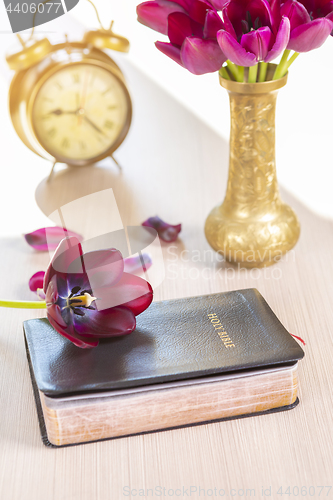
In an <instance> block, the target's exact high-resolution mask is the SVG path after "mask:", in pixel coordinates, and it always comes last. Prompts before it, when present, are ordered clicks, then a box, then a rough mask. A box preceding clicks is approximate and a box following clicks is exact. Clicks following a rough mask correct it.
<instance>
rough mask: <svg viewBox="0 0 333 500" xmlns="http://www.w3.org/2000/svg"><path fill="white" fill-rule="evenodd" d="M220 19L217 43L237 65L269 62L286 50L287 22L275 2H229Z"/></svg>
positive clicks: (260, 0)
mask: <svg viewBox="0 0 333 500" xmlns="http://www.w3.org/2000/svg"><path fill="white" fill-rule="evenodd" d="M222 18H223V29H221V30H219V31H218V33H217V41H218V43H219V45H220V47H221V49H222V51H223V53H224V54H225V55H226V56H227V58H228V59H230V61H232V62H233V63H235V64H237V65H239V66H254V65H255V64H257V63H258V62H260V61H264V62H270V61H272V60H273V59H275V58H276V57H277V56H279V55H280V54H281V53H282V52H283V51H284V50H285V48H286V47H287V44H288V41H289V35H290V21H289V19H288V18H287V17H284V16H282V14H281V12H280V5H279V3H278V1H276V0H272V1H271V3H269V2H268V1H267V0H230V1H229V2H228V3H227V4H226V5H225V6H224V7H223V9H222Z"/></svg>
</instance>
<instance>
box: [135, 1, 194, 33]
mask: <svg viewBox="0 0 333 500" xmlns="http://www.w3.org/2000/svg"><path fill="white" fill-rule="evenodd" d="M136 12H137V15H138V21H139V22H140V23H141V24H144V25H145V26H148V28H151V29H153V30H155V31H158V32H159V33H162V34H163V35H167V34H168V16H169V14H172V13H173V12H184V13H185V10H184V9H183V8H182V7H181V6H180V5H179V4H178V3H175V2H169V1H168V0H156V1H153V2H143V3H142V4H140V5H138V6H137V9H136Z"/></svg>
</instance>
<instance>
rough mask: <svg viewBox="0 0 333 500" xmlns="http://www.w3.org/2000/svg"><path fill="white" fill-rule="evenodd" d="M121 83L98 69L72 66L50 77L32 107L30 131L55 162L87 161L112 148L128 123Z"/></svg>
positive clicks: (124, 133) (128, 107)
mask: <svg viewBox="0 0 333 500" xmlns="http://www.w3.org/2000/svg"><path fill="white" fill-rule="evenodd" d="M130 113H131V111H130V101H129V96H128V93H127V92H126V91H125V88H124V86H123V85H122V83H121V81H120V80H119V79H118V78H117V77H116V76H114V75H113V73H112V72H111V71H108V70H107V69H105V68H104V67H100V66H99V65H98V64H96V65H94V64H91V63H90V64H89V63H75V64H71V65H68V66H65V67H63V68H62V69H59V70H58V71H56V72H55V73H52V74H51V75H50V76H49V77H48V78H47V80H46V81H45V82H44V83H43V84H42V86H41V88H40V89H39V91H38V93H37V95H36V98H35V100H34V104H33V108H32V123H33V128H34V132H35V134H36V137H37V139H38V141H39V142H40V144H41V145H42V146H43V148H44V149H45V150H46V151H47V152H48V153H50V154H51V155H52V156H54V157H55V158H56V159H57V160H60V161H64V162H67V163H70V162H71V161H72V162H74V163H75V161H88V160H93V159H95V158H100V157H102V156H103V155H104V154H105V156H107V153H109V154H111V152H112V151H113V150H114V149H115V146H118V145H119V144H120V142H121V141H122V139H123V138H124V137H125V135H126V133H127V130H128V127H129V121H130Z"/></svg>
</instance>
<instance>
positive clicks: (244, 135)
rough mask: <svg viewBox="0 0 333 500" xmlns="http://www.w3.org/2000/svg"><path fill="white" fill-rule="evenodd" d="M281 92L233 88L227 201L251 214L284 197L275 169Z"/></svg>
mask: <svg viewBox="0 0 333 500" xmlns="http://www.w3.org/2000/svg"><path fill="white" fill-rule="evenodd" d="M276 98H277V92H276V91H274V92H267V93H265V94H244V93H242V94H240V93H236V92H229V99H230V118H231V128H230V157H229V179H228V187H227V194H226V198H225V202H224V204H225V205H226V206H227V208H228V210H232V211H234V212H237V213H238V214H239V215H240V216H242V214H244V215H246V216H248V215H249V213H253V212H255V213H257V214H258V212H260V211H261V210H262V211H265V210H266V206H267V205H268V204H269V205H272V204H274V203H278V202H279V201H280V196H279V190H278V184H277V178H276V169H275V107H276Z"/></svg>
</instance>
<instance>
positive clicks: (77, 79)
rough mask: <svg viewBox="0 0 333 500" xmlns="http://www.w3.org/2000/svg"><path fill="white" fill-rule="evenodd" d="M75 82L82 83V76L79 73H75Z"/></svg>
mask: <svg viewBox="0 0 333 500" xmlns="http://www.w3.org/2000/svg"><path fill="white" fill-rule="evenodd" d="M73 82H74V83H80V75H79V73H73Z"/></svg>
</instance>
